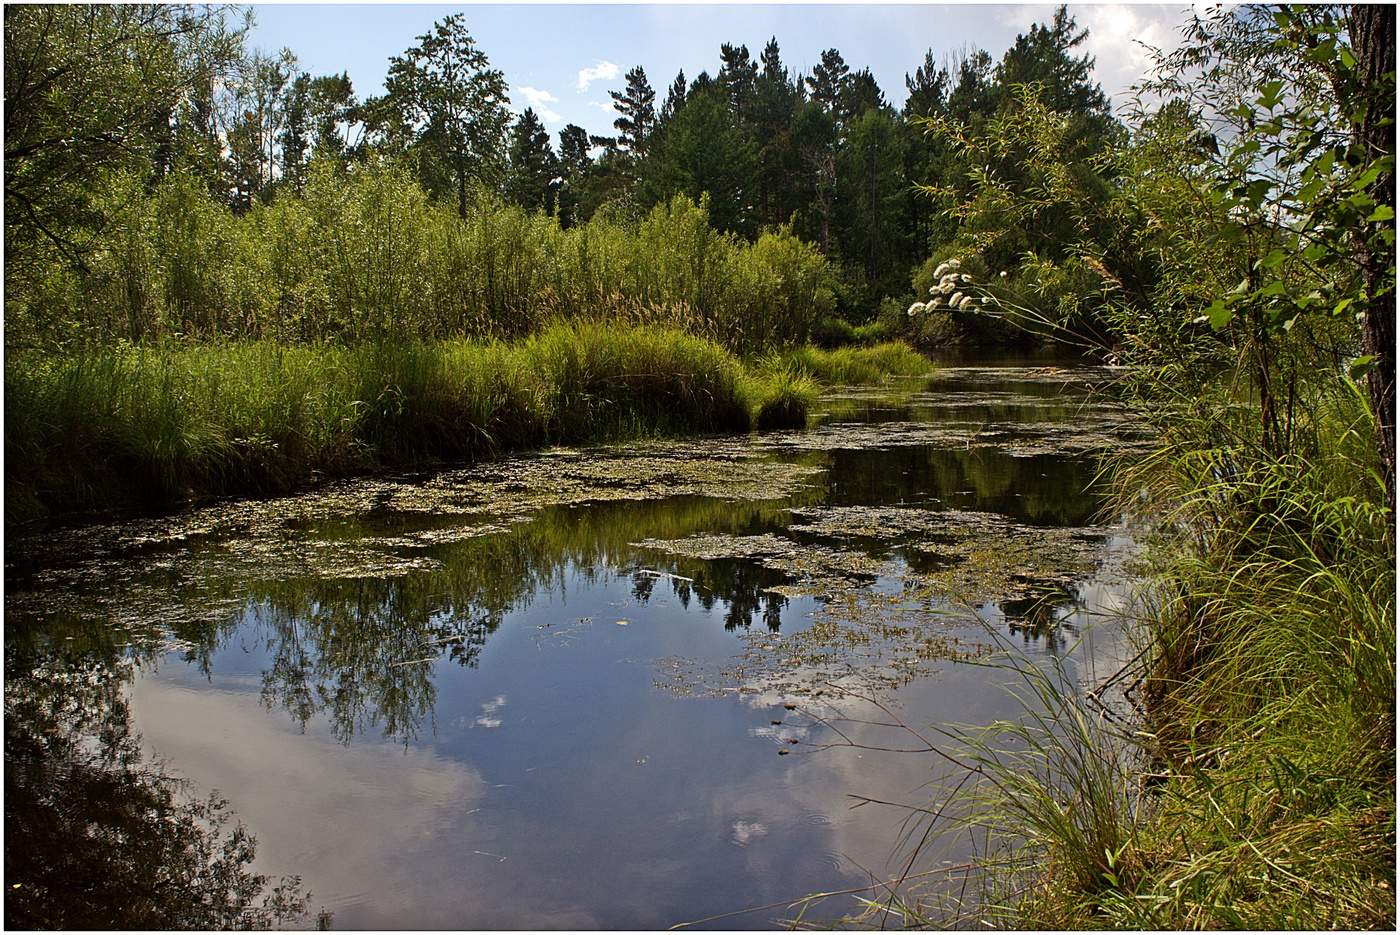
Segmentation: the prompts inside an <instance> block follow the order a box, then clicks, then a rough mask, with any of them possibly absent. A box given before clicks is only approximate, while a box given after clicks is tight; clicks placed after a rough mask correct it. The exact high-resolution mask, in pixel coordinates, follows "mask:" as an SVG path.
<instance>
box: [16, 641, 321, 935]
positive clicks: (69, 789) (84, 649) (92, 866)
mask: <svg viewBox="0 0 1400 935" xmlns="http://www.w3.org/2000/svg"><path fill="white" fill-rule="evenodd" d="M49 630H50V631H51V632H52V631H55V630H56V631H58V632H52V635H50V636H48V637H46V638H45V639H44V640H42V641H40V640H38V639H36V638H34V637H33V636H32V635H30V634H26V633H21V632H15V631H13V630H7V632H6V639H5V835H6V838H7V842H6V847H5V925H6V927H8V928H73V929H225V928H269V927H272V926H278V925H284V924H287V923H289V922H293V921H295V920H296V919H298V918H299V917H301V916H302V915H303V914H304V912H305V908H306V898H305V897H304V896H303V895H302V893H301V891H300V884H299V881H297V880H296V879H295V878H293V879H291V880H283V881H281V882H279V883H277V884H275V885H273V886H272V888H271V890H270V891H266V890H267V887H268V884H269V883H270V881H269V880H268V878H267V877H264V876H262V875H259V874H254V873H250V872H249V871H248V869H247V867H248V865H249V864H250V863H252V860H253V855H254V840H253V837H252V836H251V835H250V834H249V833H248V832H247V831H246V830H245V829H244V828H243V827H242V826H241V825H237V824H235V825H233V827H231V828H230V827H229V820H230V816H229V813H228V811H227V809H226V805H225V803H224V802H223V801H221V800H219V799H217V798H210V799H208V800H194V799H191V798H190V797H189V796H188V795H187V793H186V789H185V787H184V784H183V783H182V782H181V781H180V780H178V779H176V778H174V777H173V776H171V775H170V774H168V773H166V772H164V771H163V770H162V769H160V768H159V767H158V766H156V765H154V764H150V763H143V756H142V751H141V745H140V738H139V736H137V735H136V734H134V733H133V731H132V728H131V719H130V712H129V710H128V707H127V704H126V700H125V697H124V695H125V686H126V684H127V682H128V681H129V680H130V678H131V676H132V672H133V670H134V667H135V661H134V659H133V654H132V653H129V652H125V651H123V650H121V649H119V648H118V647H117V646H116V645H115V644H114V643H113V642H112V641H111V637H110V636H109V635H107V633H106V631H105V628H97V627H94V628H92V629H91V630H89V631H83V630H80V629H79V630H75V631H74V632H65V631H64V627H63V625H62V624H60V623H58V622H56V621H55V622H51V625H50V627H49ZM66 637H67V638H66ZM265 891H266V892H265ZM322 921H326V920H322Z"/></svg>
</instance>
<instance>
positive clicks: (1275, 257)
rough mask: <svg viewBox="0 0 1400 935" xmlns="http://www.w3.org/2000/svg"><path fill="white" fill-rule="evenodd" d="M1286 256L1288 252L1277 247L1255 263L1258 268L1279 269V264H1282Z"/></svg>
mask: <svg viewBox="0 0 1400 935" xmlns="http://www.w3.org/2000/svg"><path fill="white" fill-rule="evenodd" d="M1286 258H1287V254H1285V253H1284V252H1283V251H1282V250H1279V249H1277V248H1275V249H1273V250H1270V251H1269V252H1268V253H1267V254H1265V255H1264V257H1263V258H1262V259H1260V260H1259V262H1258V263H1256V264H1255V267H1256V268H1257V269H1278V267H1279V265H1280V264H1282V263H1283V261H1284V260H1285V259H1286Z"/></svg>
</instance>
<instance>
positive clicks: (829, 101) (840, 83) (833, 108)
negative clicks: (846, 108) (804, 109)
mask: <svg viewBox="0 0 1400 935" xmlns="http://www.w3.org/2000/svg"><path fill="white" fill-rule="evenodd" d="M850 73H851V68H850V66H849V65H847V64H846V60H845V59H843V58H842V57H841V53H840V52H838V51H836V50H835V49H827V50H826V51H825V52H823V53H822V59H821V61H820V62H818V63H817V64H816V65H815V66H814V67H813V68H812V74H811V75H809V76H808V77H807V90H808V93H809V94H810V95H811V98H812V100H814V101H816V102H817V103H818V104H819V105H821V107H822V109H823V110H825V111H826V112H827V113H829V114H832V115H833V116H836V118H837V119H838V120H839V119H840V107H841V92H842V91H843V90H845V87H846V79H847V77H848V76H849V75H850Z"/></svg>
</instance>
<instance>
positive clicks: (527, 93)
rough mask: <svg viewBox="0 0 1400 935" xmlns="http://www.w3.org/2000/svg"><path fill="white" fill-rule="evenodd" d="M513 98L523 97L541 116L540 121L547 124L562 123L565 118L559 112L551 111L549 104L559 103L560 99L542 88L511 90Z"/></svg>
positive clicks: (517, 88)
mask: <svg viewBox="0 0 1400 935" xmlns="http://www.w3.org/2000/svg"><path fill="white" fill-rule="evenodd" d="M511 93H512V96H518V97H523V98H524V99H525V100H526V102H527V103H528V105H529V106H530V107H531V108H533V109H534V111H535V113H537V114H539V115H540V119H541V120H543V121H544V122H545V123H562V122H563V120H564V118H563V117H561V116H559V112H558V111H556V110H553V109H551V108H550V107H549V106H547V105H549V104H557V103H559V98H557V97H555V96H554V95H553V94H550V93H549V92H548V91H544V90H541V89H540V88H532V87H529V86H528V85H521V86H519V87H514V88H511Z"/></svg>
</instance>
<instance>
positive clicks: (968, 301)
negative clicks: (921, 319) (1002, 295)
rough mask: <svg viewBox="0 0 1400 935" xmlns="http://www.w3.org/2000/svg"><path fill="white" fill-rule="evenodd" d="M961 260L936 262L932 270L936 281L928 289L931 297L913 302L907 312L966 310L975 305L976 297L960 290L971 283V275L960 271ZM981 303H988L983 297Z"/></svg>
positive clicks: (912, 313) (911, 313)
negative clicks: (924, 300)
mask: <svg viewBox="0 0 1400 935" xmlns="http://www.w3.org/2000/svg"><path fill="white" fill-rule="evenodd" d="M961 269H962V261H960V260H947V261H945V262H943V263H940V264H938V268H937V269H936V270H934V271H933V275H934V278H936V279H937V280H938V283H937V284H936V285H934V286H931V287H930V288H929V290H928V293H929V295H930V296H932V298H931V299H929V300H928V301H927V302H915V303H914V304H913V305H911V306H909V314H910V315H911V316H912V315H917V314H919V313H920V312H931V311H934V310H935V309H940V308H946V309H958V310H960V311H964V312H965V311H968V310H970V309H972V308H975V307H976V306H977V304H978V303H977V299H976V298H975V297H974V296H973V295H972V294H971V292H970V291H969V292H967V293H964V292H963V291H962V290H963V289H964V288H966V287H967V286H970V285H972V277H971V276H969V275H968V274H967V273H964V272H960V270H961ZM981 304H983V305H986V304H988V300H987V299H983V300H982V303H981Z"/></svg>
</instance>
